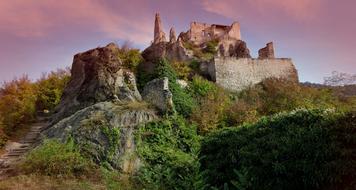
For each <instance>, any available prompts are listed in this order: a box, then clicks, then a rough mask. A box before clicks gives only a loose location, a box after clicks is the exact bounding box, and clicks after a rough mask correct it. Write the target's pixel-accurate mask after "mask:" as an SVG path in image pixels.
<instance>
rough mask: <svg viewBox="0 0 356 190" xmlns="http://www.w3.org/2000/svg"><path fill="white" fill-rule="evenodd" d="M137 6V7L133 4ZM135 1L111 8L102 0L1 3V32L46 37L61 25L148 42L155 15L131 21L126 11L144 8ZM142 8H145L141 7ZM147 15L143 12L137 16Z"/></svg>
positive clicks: (15, 1) (23, 0)
mask: <svg viewBox="0 0 356 190" xmlns="http://www.w3.org/2000/svg"><path fill="white" fill-rule="evenodd" d="M132 4H135V5H132ZM140 4H141V6H139V4H137V3H135V2H131V3H122V2H120V4H119V3H116V4H113V6H114V7H111V5H109V4H105V2H103V1H99V0H61V1H57V0H46V1H38V0H11V1H1V2H0V29H1V30H2V31H7V32H10V33H12V34H15V35H17V36H20V37H43V36H46V35H49V34H51V32H55V31H54V29H55V27H56V26H58V25H63V26H68V25H70V24H72V25H76V26H79V27H80V26H90V27H91V28H93V30H98V31H100V32H103V33H104V34H105V35H106V36H107V37H109V38H121V39H127V40H130V41H136V42H141V43H148V42H149V41H150V40H151V35H152V31H151V29H152V15H149V16H150V17H148V16H147V15H146V16H140V17H135V18H129V17H127V15H124V13H125V11H127V10H131V11H134V10H137V9H140V8H139V7H141V9H144V7H145V6H144V5H143V4H145V3H144V2H140ZM142 5H143V6H142ZM143 12H145V13H147V12H149V11H141V12H139V13H137V14H141V13H143Z"/></svg>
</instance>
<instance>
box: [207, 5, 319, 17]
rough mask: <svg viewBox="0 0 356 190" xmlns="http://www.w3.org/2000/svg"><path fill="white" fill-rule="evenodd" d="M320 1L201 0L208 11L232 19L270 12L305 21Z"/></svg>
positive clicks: (262, 15) (266, 14)
mask: <svg viewBox="0 0 356 190" xmlns="http://www.w3.org/2000/svg"><path fill="white" fill-rule="evenodd" d="M321 2H322V1H321V0H247V1H245V0H219V1H215V0H202V5H203V8H204V9H205V10H206V11H208V12H212V13H216V14H219V15H222V16H225V17H228V18H234V19H236V18H240V17H243V16H246V15H250V16H251V15H253V16H255V17H258V16H259V17H262V18H263V17H266V16H267V17H269V16H270V15H272V14H271V13H273V14H274V13H282V14H284V15H286V16H288V17H290V18H292V19H295V20H296V21H306V20H310V19H313V18H315V17H316V15H317V13H318V12H319V9H320V6H321ZM278 16H280V17H281V16H283V15H278Z"/></svg>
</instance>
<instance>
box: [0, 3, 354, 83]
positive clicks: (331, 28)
mask: <svg viewBox="0 0 356 190" xmlns="http://www.w3.org/2000/svg"><path fill="white" fill-rule="evenodd" d="M355 7H356V3H355V2H354V1H353V0H344V1H342V3H341V2H337V1H333V0H197V1H190V0H175V1H174V0H61V1H56V0H43V1H42V0H41V1H39V0H1V1H0V42H1V43H0V66H1V69H0V81H3V80H10V79H12V78H13V77H14V76H20V75H21V74H24V73H26V74H29V76H30V77H31V78H37V77H38V76H40V74H41V73H42V72H45V71H50V70H53V69H56V68H63V67H65V66H70V64H71V61H72V57H73V55H74V54H75V53H78V52H81V51H85V50H88V49H91V48H95V47H97V46H104V45H106V44H107V43H109V42H111V41H114V42H118V43H122V42H123V41H125V40H128V41H131V42H133V44H134V46H135V47H138V48H141V49H143V48H145V47H147V46H148V45H149V43H150V41H151V40H152V37H153V21H154V20H153V19H154V14H155V13H156V12H160V13H161V17H162V21H163V25H164V27H165V29H166V33H168V30H169V27H171V26H174V27H175V28H176V31H177V33H179V32H181V31H185V30H187V29H188V27H189V23H190V22H191V21H203V22H210V23H221V24H231V23H232V22H233V21H239V22H240V23H241V27H242V29H241V30H242V37H243V40H245V41H246V42H247V45H248V47H249V48H250V50H251V53H252V55H254V56H256V54H257V50H258V49H259V48H261V47H263V46H264V45H265V43H267V42H268V41H274V42H275V44H276V47H275V48H276V54H277V56H279V57H291V58H292V59H293V60H294V62H295V64H296V66H297V69H298V71H299V74H300V78H301V80H302V81H305V80H309V81H316V82H321V81H322V78H323V76H326V75H329V74H330V73H331V72H332V71H333V70H338V71H342V72H349V73H356V62H355V61H354V60H353V55H355V54H356V49H355V48H354V47H355V45H356V40H355V37H354V35H355V33H356V26H355V25H356V24H355V23H356V22H355V20H356V13H355V10H354V9H355Z"/></svg>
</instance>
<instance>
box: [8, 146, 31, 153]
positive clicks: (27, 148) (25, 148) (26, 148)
mask: <svg viewBox="0 0 356 190" xmlns="http://www.w3.org/2000/svg"><path fill="white" fill-rule="evenodd" d="M13 150H30V147H24V148H13V149H10V150H9V151H10V152H11V151H13Z"/></svg>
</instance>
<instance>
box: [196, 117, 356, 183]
mask: <svg viewBox="0 0 356 190" xmlns="http://www.w3.org/2000/svg"><path fill="white" fill-rule="evenodd" d="M355 147H356V116H355V114H352V113H349V114H342V113H335V112H334V111H331V110H328V111H323V110H298V111H293V112H291V113H283V114H277V115H276V116H273V117H269V118H262V119H261V120H260V121H259V122H257V123H256V124H250V125H244V126H241V127H237V128H228V129H223V130H221V131H219V132H216V133H213V134H211V135H209V136H208V137H206V138H205V139H204V141H203V143H202V148H201V163H202V169H203V170H204V173H205V177H206V183H208V184H210V185H211V186H215V187H218V188H223V187H224V186H228V187H230V188H229V189H354V188H356V181H355V180H354V179H355V177H356V160H355V156H356V150H355Z"/></svg>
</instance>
